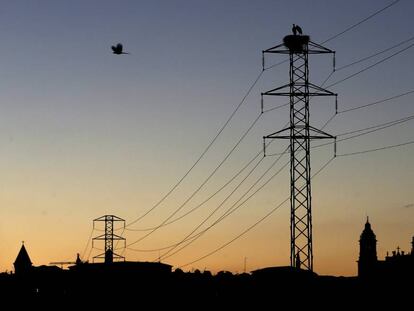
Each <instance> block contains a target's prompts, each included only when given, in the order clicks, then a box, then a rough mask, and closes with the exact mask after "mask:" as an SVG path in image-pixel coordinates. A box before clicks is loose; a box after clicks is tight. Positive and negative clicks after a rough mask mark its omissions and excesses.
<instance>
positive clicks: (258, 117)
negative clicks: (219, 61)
mask: <svg viewBox="0 0 414 311" xmlns="http://www.w3.org/2000/svg"><path fill="white" fill-rule="evenodd" d="M260 117H261V114H259V115H258V116H257V118H256V119H255V120H254V121H253V123H252V124H251V125H250V126H249V128H248V129H247V130H246V131H245V132H244V133H243V135H242V136H241V137H240V139H239V140H238V141H237V143H236V144H235V145H234V146H233V148H232V149H231V150H230V151H229V152H228V153H227V155H226V156H225V157H224V159H223V160H222V161H221V162H220V163H219V165H218V166H216V168H215V169H214V170H213V172H212V173H210V175H209V176H208V177H207V178H206V179H205V180H204V181H203V182H202V183H201V185H200V186H199V187H198V188H197V189H196V190H195V191H194V192H193V193H192V194H191V195H190V196H189V197H188V198H187V199H186V200H185V201H184V203H182V204H181V205H180V206H179V207H178V208H177V209H176V210H175V211H174V212H173V213H171V214H170V215H169V216H168V217H167V218H166V219H164V220H163V221H162V222H161V223H160V225H158V226H157V227H155V228H154V229H153V230H151V231H150V232H148V233H147V234H145V235H144V236H142V237H141V238H139V239H137V240H135V241H134V242H132V243H129V244H128V245H127V247H128V246H131V245H134V244H136V243H138V242H140V241H142V240H144V239H145V238H147V237H148V236H150V235H151V234H153V233H154V232H155V231H157V230H158V229H159V228H161V227H162V226H163V225H164V224H165V223H166V222H168V221H169V220H170V219H171V218H172V217H174V215H176V214H177V213H178V212H179V211H180V210H181V209H182V208H183V207H184V206H185V205H186V204H187V203H188V202H189V201H190V200H191V199H192V198H193V197H194V196H195V195H196V194H197V193H198V192H199V191H200V190H201V189H202V188H203V187H204V185H205V184H206V183H207V182H208V181H209V180H210V179H211V178H212V177H213V176H214V174H215V173H216V172H217V171H218V170H219V169H220V167H221V166H222V165H223V164H224V163H225V162H226V161H227V159H228V158H229V157H230V155H231V154H232V153H233V151H234V150H236V148H237V147H238V146H239V145H240V143H241V142H242V141H243V139H244V138H245V137H246V136H247V134H248V133H249V132H250V131H251V129H252V128H253V127H254V126H255V124H256V123H257V121H259V119H260Z"/></svg>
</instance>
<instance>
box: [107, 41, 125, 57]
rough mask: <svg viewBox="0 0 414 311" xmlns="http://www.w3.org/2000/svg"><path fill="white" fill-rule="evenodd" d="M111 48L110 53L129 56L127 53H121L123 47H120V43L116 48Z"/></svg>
mask: <svg viewBox="0 0 414 311" xmlns="http://www.w3.org/2000/svg"><path fill="white" fill-rule="evenodd" d="M111 48H112V52H113V53H114V54H116V55H121V54H129V53H127V52H122V49H123V47H122V44H121V43H118V44H117V45H116V46H115V45H113V46H111Z"/></svg>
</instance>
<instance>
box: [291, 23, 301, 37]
mask: <svg viewBox="0 0 414 311" xmlns="http://www.w3.org/2000/svg"><path fill="white" fill-rule="evenodd" d="M292 32H293V34H294V35H295V36H296V35H297V34H300V35H301V34H302V28H300V26H299V25H295V24H293V27H292Z"/></svg>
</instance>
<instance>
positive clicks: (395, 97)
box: [338, 90, 414, 114]
mask: <svg viewBox="0 0 414 311" xmlns="http://www.w3.org/2000/svg"><path fill="white" fill-rule="evenodd" d="M412 93H414V90H411V91H408V92H404V93H401V94H398V95H395V96H392V97H388V98H385V99H381V100H378V101H375V102H373V103H369V104H365V105H362V106H357V107H353V108H349V109H345V110H342V111H338V114H340V113H345V112H350V111H354V110H358V109H361V108H365V107H370V106H374V105H378V104H382V103H384V102H387V101H390V100H393V99H397V98H400V97H403V96H406V95H409V94H412Z"/></svg>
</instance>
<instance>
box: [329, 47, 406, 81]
mask: <svg viewBox="0 0 414 311" xmlns="http://www.w3.org/2000/svg"><path fill="white" fill-rule="evenodd" d="M413 46H414V43H413V44H410V45H409V46H407V47H405V48H403V49H401V50H399V51H398V52H395V53H393V54H391V55H390V56H387V57H385V58H383V59H381V60H380V61H378V62H376V63H374V64H372V65H370V66H368V67H365V68H363V69H361V70H360V71H357V72H355V73H353V74H351V75H349V76H347V77H345V78H343V79H341V80H339V81H336V82H335V83H332V84H330V85H328V86H327V88H330V87H332V86H335V85H337V84H339V83H342V82H344V81H346V80H348V79H350V78H353V77H355V76H356V75H359V74H361V73H363V72H365V71H367V70H369V69H371V68H373V67H375V66H377V65H379V64H381V63H383V62H385V61H386V60H388V59H390V58H392V57H394V56H397V55H398V54H401V53H402V52H405V51H406V50H408V49H409V48H411V47H413Z"/></svg>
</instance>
